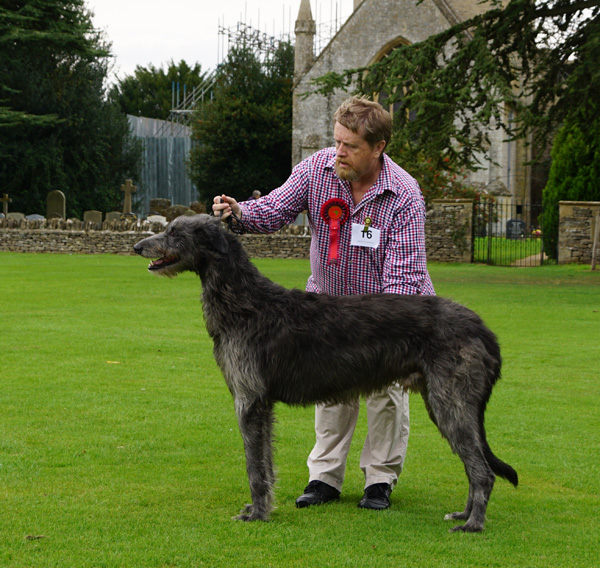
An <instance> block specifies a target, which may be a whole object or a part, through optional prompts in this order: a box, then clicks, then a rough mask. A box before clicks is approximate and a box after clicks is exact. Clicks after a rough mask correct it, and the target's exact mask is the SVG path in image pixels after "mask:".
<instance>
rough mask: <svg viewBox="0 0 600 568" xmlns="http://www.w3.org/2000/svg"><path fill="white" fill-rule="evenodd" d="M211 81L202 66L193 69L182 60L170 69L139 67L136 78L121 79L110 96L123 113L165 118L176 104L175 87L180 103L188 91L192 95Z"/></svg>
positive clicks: (170, 64)
mask: <svg viewBox="0 0 600 568" xmlns="http://www.w3.org/2000/svg"><path fill="white" fill-rule="evenodd" d="M207 78H208V74H207V73H206V72H204V73H203V72H202V68H201V66H200V64H199V63H196V64H195V65H194V66H193V67H190V66H189V65H188V64H187V63H186V62H185V61H183V60H181V61H180V62H179V64H178V65H175V63H174V62H173V61H171V62H170V63H169V64H168V67H167V69H166V70H165V69H163V67H162V66H161V67H159V68H156V67H155V66H154V65H150V66H148V67H142V66H140V65H138V66H137V67H136V68H135V71H134V73H133V75H130V76H127V77H125V78H124V79H121V80H119V81H118V82H117V84H116V85H114V86H113V87H112V89H111V91H110V97H111V99H112V100H114V101H116V102H117V103H118V105H119V107H120V109H121V111H122V112H124V113H126V114H132V115H134V116H145V117H147V118H159V119H163V120H164V119H166V118H167V117H168V116H169V112H170V111H171V108H172V103H173V97H172V93H173V84H175V88H176V89H177V88H178V87H179V91H180V93H179V94H180V100H182V99H183V97H184V86H185V92H186V93H188V94H189V93H190V92H191V90H192V89H193V88H194V87H197V86H200V85H202V84H203V83H204V82H205V81H206V80H207Z"/></svg>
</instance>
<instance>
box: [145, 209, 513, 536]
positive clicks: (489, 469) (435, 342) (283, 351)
mask: <svg viewBox="0 0 600 568" xmlns="http://www.w3.org/2000/svg"><path fill="white" fill-rule="evenodd" d="M134 249H135V252H137V253H138V254H141V255H142V256H144V257H147V258H158V259H159V260H157V261H154V262H152V263H151V264H150V266H149V270H150V271H151V272H154V273H156V274H162V275H166V276H174V275H176V274H177V273H178V272H182V271H185V270H189V271H192V272H196V273H197V274H198V275H199V276H200V279H201V280H202V286H203V292H202V305H203V308H204V316H205V320H206V326H207V328H208V332H209V334H210V336H211V337H212V339H213V341H214V356H215V359H216V361H217V363H218V364H219V367H220V368H221V370H222V372H223V375H224V377H225V380H226V381H227V385H228V387H229V390H230V391H231V394H232V395H233V399H234V401H235V409H236V413H237V417H238V422H239V426H240V430H241V433H242V437H243V440H244V447H245V452H246V469H247V472H248V478H249V482H250V492H251V496H252V504H251V505H248V506H246V508H245V509H244V510H243V511H242V512H241V514H240V515H239V516H238V517H237V518H238V519H241V520H244V521H253V520H267V519H268V518H269V513H270V511H271V506H272V498H273V497H272V495H273V484H274V482H275V474H274V471H273V449H272V445H273V440H272V439H273V420H274V416H273V405H274V404H275V402H278V401H281V402H284V403H286V404H296V405H306V404H311V403H315V402H343V401H346V400H349V399H351V398H353V397H356V396H358V395H367V394H369V393H372V392H375V391H379V390H381V389H383V388H384V387H386V386H387V385H390V384H392V383H394V382H396V381H399V382H400V383H402V384H403V385H404V386H405V387H406V388H410V389H412V390H414V391H418V392H420V393H421V395H422V397H423V400H424V401H425V406H426V407H427V411H428V412H429V416H430V417H431V419H432V420H433V422H434V423H435V425H436V426H437V427H438V429H439V431H440V432H441V434H442V436H444V437H445V438H446V439H447V440H448V442H449V443H450V447H451V448H452V450H453V451H454V452H455V453H456V454H458V456H459V457H460V459H461V460H462V461H463V463H464V467H465V471H466V474H467V477H468V479H469V497H468V500H467V504H466V507H465V510H464V511H462V512H457V513H450V514H449V515H446V519H460V520H466V523H465V524H463V525H459V526H457V527H454V528H453V529H452V530H461V531H481V530H482V529H483V524H484V519H485V511H486V507H487V502H488V499H489V497H490V494H491V492H492V487H493V485H494V481H495V475H494V474H496V475H499V476H501V477H504V478H505V479H507V480H508V481H510V482H511V483H512V484H513V485H515V486H516V485H517V483H518V478H517V473H516V472H515V470H514V469H513V468H512V467H511V466H509V465H508V464H506V463H504V462H502V461H501V460H500V459H498V458H497V457H496V456H495V455H494V454H493V453H492V450H491V449H490V447H489V445H488V443H487V440H486V435H485V429H484V424H483V422H484V412H485V408H486V404H487V401H488V399H489V398H490V394H491V392H492V387H493V385H494V383H495V382H496V380H497V379H498V378H499V376H500V364H501V361H500V350H499V347H498V343H497V341H496V338H495V336H494V334H493V333H492V332H491V331H490V330H489V329H488V328H487V327H486V326H485V325H484V324H483V322H482V321H481V319H480V318H479V317H478V316H477V315H476V314H475V313H473V312H472V311H470V310H468V309H467V308H465V307H463V306H460V305H458V304H455V303H453V302H450V301H449V300H445V299H442V298H439V297H436V296H402V295H398V294H372V295H365V296H343V297H333V296H327V295H324V294H312V293H308V292H303V291H300V290H287V289H285V288H283V287H281V286H279V285H277V284H275V283H273V282H271V281H270V280H268V279H267V278H265V277H264V276H262V275H261V274H260V273H259V272H258V270H257V269H256V268H255V267H254V265H253V264H252V263H251V262H250V261H249V259H248V257H247V255H246V254H245V252H244V250H243V248H242V245H241V244H240V242H239V241H238V239H237V238H236V237H235V236H233V235H231V234H229V233H227V232H226V231H225V230H224V229H223V228H222V227H221V223H220V221H218V220H217V219H215V218H213V217H209V216H208V215H196V216H193V217H179V218H177V219H175V220H174V221H173V222H171V223H170V224H169V226H168V227H167V229H166V230H165V232H164V233H160V234H158V235H154V236H152V237H149V238H147V239H144V240H143V241H141V242H139V243H138V244H137V245H135V247H134Z"/></svg>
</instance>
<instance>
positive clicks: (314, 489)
mask: <svg viewBox="0 0 600 568" xmlns="http://www.w3.org/2000/svg"><path fill="white" fill-rule="evenodd" d="M339 498H340V492H339V491H338V490H337V489H336V488H335V487H331V485H327V483H323V482H322V481H317V480H315V481H311V482H310V483H309V484H308V485H307V486H306V487H305V489H304V493H303V494H302V495H300V497H298V499H296V507H298V508H302V507H310V506H311V505H322V504H323V503H329V501H335V500H336V499H339Z"/></svg>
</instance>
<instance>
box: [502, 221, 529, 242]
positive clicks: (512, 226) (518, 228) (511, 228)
mask: <svg viewBox="0 0 600 568" xmlns="http://www.w3.org/2000/svg"><path fill="white" fill-rule="evenodd" d="M526 231H527V225H526V224H525V221H523V219H509V220H508V221H507V222H506V238H507V239H522V238H523V237H525V233H526Z"/></svg>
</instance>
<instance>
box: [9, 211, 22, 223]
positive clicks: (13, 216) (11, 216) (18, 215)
mask: <svg viewBox="0 0 600 568" xmlns="http://www.w3.org/2000/svg"><path fill="white" fill-rule="evenodd" d="M6 218H7V219H16V220H17V221H22V220H23V219H25V213H18V212H17V211H15V212H11V213H7V214H6Z"/></svg>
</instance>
